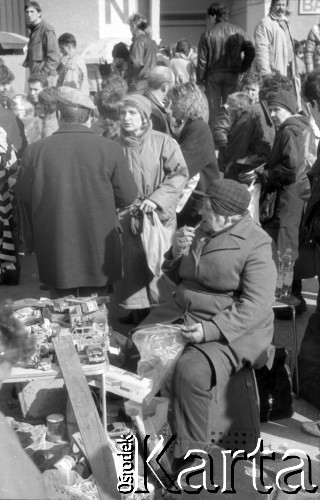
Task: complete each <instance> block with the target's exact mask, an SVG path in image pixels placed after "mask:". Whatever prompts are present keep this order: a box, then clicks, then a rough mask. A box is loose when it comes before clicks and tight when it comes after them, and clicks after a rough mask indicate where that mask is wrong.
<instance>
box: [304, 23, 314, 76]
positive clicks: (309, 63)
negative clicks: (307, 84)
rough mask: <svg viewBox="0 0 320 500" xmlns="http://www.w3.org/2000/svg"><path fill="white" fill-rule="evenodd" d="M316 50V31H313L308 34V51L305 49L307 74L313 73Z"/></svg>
mask: <svg viewBox="0 0 320 500" xmlns="http://www.w3.org/2000/svg"><path fill="white" fill-rule="evenodd" d="M315 49H316V36H315V33H314V30H313V29H311V30H310V31H309V34H308V38H307V43H306V49H305V63H306V71H307V73H311V71H313V55H314V51H315Z"/></svg>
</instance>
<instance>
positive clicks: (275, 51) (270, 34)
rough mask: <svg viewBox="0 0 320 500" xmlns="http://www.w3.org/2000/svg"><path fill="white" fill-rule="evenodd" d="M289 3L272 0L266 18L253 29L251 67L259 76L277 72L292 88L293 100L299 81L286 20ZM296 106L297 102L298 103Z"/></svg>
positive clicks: (298, 92) (297, 93)
mask: <svg viewBox="0 0 320 500" xmlns="http://www.w3.org/2000/svg"><path fill="white" fill-rule="evenodd" d="M288 3H289V0H272V2H271V7H270V11H269V14H267V15H266V16H265V17H264V18H263V19H261V21H260V22H259V24H258V26H257V27H256V30H255V34H254V38H255V50H256V58H255V64H256V67H257V70H258V71H259V72H260V73H261V74H262V75H267V74H269V73H273V72H274V71H279V72H280V73H281V74H282V75H284V76H287V77H289V78H290V79H291V80H292V81H293V84H294V88H295V93H296V97H297V98H298V99H299V96H300V87H301V82H300V77H299V74H298V71H297V67H296V61H295V56H294V50H293V39H292V35H291V31H290V26H289V21H288V18H287V17H286V13H287V8H288ZM298 105H300V102H298Z"/></svg>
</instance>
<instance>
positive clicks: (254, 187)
mask: <svg viewBox="0 0 320 500" xmlns="http://www.w3.org/2000/svg"><path fill="white" fill-rule="evenodd" d="M248 191H249V193H250V194H251V200H250V203H249V207H248V211H249V214H250V215H251V217H252V218H253V220H254V221H256V222H257V223H258V224H260V216H259V201H260V194H261V184H260V183H255V180H254V181H252V182H251V184H250V186H248Z"/></svg>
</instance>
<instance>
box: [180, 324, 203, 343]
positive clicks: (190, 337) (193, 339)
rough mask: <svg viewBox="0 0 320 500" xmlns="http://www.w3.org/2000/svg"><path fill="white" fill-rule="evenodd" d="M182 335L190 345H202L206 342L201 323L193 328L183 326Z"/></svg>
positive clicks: (192, 326)
mask: <svg viewBox="0 0 320 500" xmlns="http://www.w3.org/2000/svg"><path fill="white" fill-rule="evenodd" d="M181 333H182V336H183V338H184V339H185V340H187V341H188V342H189V344H201V343H202V342H204V341H205V336H204V331H203V327H202V324H201V323H194V324H193V325H191V326H184V325H183V326H181Z"/></svg>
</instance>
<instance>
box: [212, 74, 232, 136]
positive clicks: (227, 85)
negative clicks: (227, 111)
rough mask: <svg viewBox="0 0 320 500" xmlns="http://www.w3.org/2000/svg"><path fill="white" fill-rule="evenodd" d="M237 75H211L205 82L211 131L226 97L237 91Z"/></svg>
mask: <svg viewBox="0 0 320 500" xmlns="http://www.w3.org/2000/svg"><path fill="white" fill-rule="evenodd" d="M238 79H239V73H222V72H221V73H220V72H217V73H213V74H210V75H208V78H207V81H206V96H207V99H208V103H209V125H210V128H211V130H212V131H213V129H214V126H215V124H216V121H217V116H218V113H219V111H220V108H221V106H222V104H224V103H225V102H226V100H227V97H228V96H229V95H230V94H232V93H233V92H236V91H237V87H238Z"/></svg>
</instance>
